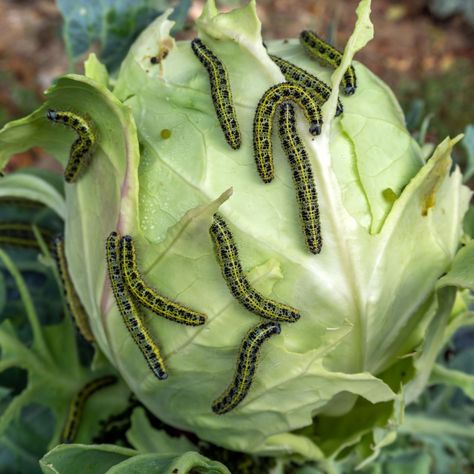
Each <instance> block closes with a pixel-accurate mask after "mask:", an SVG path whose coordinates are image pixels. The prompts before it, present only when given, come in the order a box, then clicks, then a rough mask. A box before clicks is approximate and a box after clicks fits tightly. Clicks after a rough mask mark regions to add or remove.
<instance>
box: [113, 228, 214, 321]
mask: <svg viewBox="0 0 474 474" xmlns="http://www.w3.org/2000/svg"><path fill="white" fill-rule="evenodd" d="M120 252H121V270H122V275H123V278H124V281H125V284H126V285H127V288H128V290H129V291H130V293H131V294H132V295H133V296H134V297H135V298H136V300H137V301H138V302H139V303H141V304H142V305H143V306H145V307H147V308H148V309H150V310H151V311H153V312H154V313H156V314H158V315H159V316H163V317H164V318H166V319H169V320H171V321H174V322H176V323H180V324H186V325H188V326H200V325H202V324H204V323H205V322H206V316H205V315H204V314H202V313H198V312H197V311H194V310H192V309H189V308H187V307H186V306H183V305H180V304H178V303H175V302H174V301H172V300H170V299H169V298H166V297H164V296H162V295H160V294H159V293H158V292H157V291H156V290H154V289H153V288H151V287H149V286H147V284H146V283H145V282H144V281H143V278H142V276H141V275H140V271H139V270H138V264H137V256H136V253H135V245H134V244H133V240H132V237H130V236H129V235H125V236H123V237H122V238H121V240H120Z"/></svg>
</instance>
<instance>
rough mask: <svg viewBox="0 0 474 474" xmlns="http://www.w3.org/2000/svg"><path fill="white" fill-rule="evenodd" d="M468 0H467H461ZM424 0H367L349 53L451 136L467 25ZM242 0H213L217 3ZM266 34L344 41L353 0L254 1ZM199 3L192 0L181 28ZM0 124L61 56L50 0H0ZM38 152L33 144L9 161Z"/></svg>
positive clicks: (469, 80)
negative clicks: (365, 40) (363, 35)
mask: <svg viewBox="0 0 474 474" xmlns="http://www.w3.org/2000/svg"><path fill="white" fill-rule="evenodd" d="M467 1H473V0H467ZM429 2H430V0H399V1H395V0H373V2H372V16H371V18H372V21H373V23H374V26H375V38H374V40H372V42H370V43H369V44H368V45H367V47H366V48H365V49H364V50H363V51H362V52H360V53H359V54H358V55H357V59H358V60H359V61H362V62H363V63H365V64H366V65H367V66H368V67H369V68H371V69H372V70H373V71H374V72H375V73H376V74H378V75H380V76H381V77H382V78H383V79H384V80H385V81H386V82H387V83H388V84H390V86H392V88H393V89H394V90H395V93H396V95H397V96H398V98H399V100H400V101H401V103H402V106H403V107H404V109H405V110H408V109H409V108H410V106H411V105H412V104H413V100H414V99H419V100H421V101H422V102H423V114H433V120H432V124H431V127H430V133H429V135H428V139H430V140H432V141H437V140H439V139H440V138H443V136H444V135H446V134H448V133H449V134H451V135H455V134H457V133H460V132H462V131H463V129H464V127H465V125H466V124H467V123H470V122H474V106H473V104H474V47H473V45H474V29H473V28H472V26H470V25H469V23H468V21H467V20H466V19H465V18H464V17H463V16H462V15H460V14H454V15H451V16H449V17H447V18H443V19H440V18H438V17H436V16H434V15H433V14H432V12H431V11H430V9H429ZM243 3H245V2H238V1H229V0H227V1H220V2H218V4H219V6H220V7H221V8H222V9H223V10H225V9H230V8H233V7H235V6H237V5H239V4H243ZM257 3H258V11H259V16H260V19H261V20H262V23H263V34H264V37H265V38H266V39H271V38H287V37H295V36H297V35H298V33H299V32H300V31H301V30H302V29H305V28H310V29H315V30H317V31H319V32H321V33H322V34H323V35H327V34H328V33H331V34H332V35H333V42H334V44H335V45H336V46H339V47H340V46H342V45H344V43H345V41H346V39H347V38H348V36H349V34H350V32H351V31H352V28H353V24H354V21H355V9H356V7H357V4H358V1H357V0H298V1H292V0H275V1H271V0H258V1H257ZM202 4H203V2H202V1H201V0H199V1H195V2H193V4H192V7H191V10H190V12H189V16H188V28H187V30H185V31H183V32H181V33H179V35H178V38H190V37H193V31H192V22H193V20H194V19H195V18H196V17H197V16H198V15H199V14H200V12H201V9H202ZM0 7H1V10H0V12H1V14H0V125H3V124H4V123H5V122H6V121H8V120H11V119H12V118H16V117H20V116H22V115H25V114H27V113H29V112H30V111H31V110H33V109H34V108H35V107H36V106H37V105H38V104H39V103H40V102H41V101H42V100H43V99H42V92H43V90H44V89H46V88H47V87H48V85H49V84H50V82H51V81H52V80H53V79H54V78H55V77H57V76H58V75H60V74H62V73H64V72H66V71H67V68H68V61H67V58H66V54H65V49H64V45H63V42H62V38H61V23H62V20H61V16H60V14H59V12H58V9H57V7H56V4H55V2H54V0H0ZM38 159H39V160H40V161H41V159H42V156H41V151H40V150H36V151H33V152H29V153H27V154H24V155H23V156H21V157H19V158H18V159H17V160H15V161H16V163H17V165H27V164H29V163H30V162H31V161H37V160H38Z"/></svg>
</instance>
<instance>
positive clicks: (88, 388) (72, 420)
mask: <svg viewBox="0 0 474 474" xmlns="http://www.w3.org/2000/svg"><path fill="white" fill-rule="evenodd" d="M116 382H117V377H115V376H114V375H106V376H105V377H100V378H98V379H95V380H92V381H91V382H88V383H87V384H86V385H84V387H82V388H81V390H79V392H78V393H77V394H76V395H75V396H74V398H73V399H72V400H71V403H70V405H69V411H68V415H67V418H66V423H65V424H64V427H63V429H62V431H61V435H60V438H59V442H60V443H72V442H73V441H74V439H75V438H76V435H77V430H78V429H79V423H80V419H81V415H82V412H83V410H84V405H85V404H86V402H87V400H88V399H89V397H90V396H91V395H93V394H94V393H95V392H97V391H98V390H101V389H102V388H105V387H108V386H109V385H113V384H114V383H116Z"/></svg>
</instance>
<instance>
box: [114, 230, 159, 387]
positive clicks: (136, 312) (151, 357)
mask: <svg viewBox="0 0 474 474" xmlns="http://www.w3.org/2000/svg"><path fill="white" fill-rule="evenodd" d="M106 255H107V269H108V272H109V278H110V284H111V286H112V291H113V294H114V297H115V301H116V303H117V306H118V308H119V311H120V314H121V315H122V318H123V321H124V323H125V326H126V327H127V329H128V331H129V333H130V335H131V336H132V339H133V340H134V341H135V343H136V344H137V346H138V348H139V349H140V351H141V353H142V354H143V357H144V358H145V360H146V361H147V364H148V366H149V367H150V369H151V371H152V372H153V374H154V375H155V376H156V377H157V378H158V379H160V380H164V379H166V378H168V374H167V372H166V368H165V363H164V360H163V357H162V356H161V353H160V349H159V348H158V346H157V344H156V343H155V341H154V340H153V339H152V337H151V336H150V334H149V332H148V330H147V328H146V327H145V324H144V322H143V316H142V314H141V312H140V309H139V308H138V307H137V305H136V304H135V301H134V300H133V298H132V297H131V296H130V295H129V293H128V290H127V288H126V286H125V283H124V281H123V276H122V272H121V268H120V261H121V258H120V244H119V236H118V234H117V232H111V234H110V235H109V236H108V238H107V241H106Z"/></svg>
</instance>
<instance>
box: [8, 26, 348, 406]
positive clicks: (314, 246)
mask: <svg viewBox="0 0 474 474" xmlns="http://www.w3.org/2000/svg"><path fill="white" fill-rule="evenodd" d="M300 41H301V44H302V46H303V48H304V49H305V51H306V52H307V53H308V54H309V55H310V56H312V57H314V58H315V59H316V60H317V61H319V62H320V63H321V64H323V65H325V66H330V67H332V68H337V67H338V66H339V65H340V63H341V59H342V54H341V52H339V51H338V50H336V49H335V48H334V47H332V46H331V45H329V44H328V43H326V42H325V41H323V40H322V39H321V38H319V37H318V36H317V35H316V34H315V33H313V32H310V31H303V32H302V33H301V35H300ZM191 48H192V50H193V52H194V54H195V55H196V57H197V58H198V59H199V61H200V62H201V63H202V64H203V66H204V67H205V68H206V70H207V72H208V75H209V83H210V92H211V98H212V101H213V103H214V108H215V111H216V115H217V119H218V121H219V124H220V126H221V129H222V131H223V133H224V137H225V139H226V141H227V143H228V144H229V145H230V147H231V148H232V149H234V150H237V149H239V148H240V147H241V142H242V135H241V131H240V127H239V122H238V119H237V113H236V109H235V106H234V102H233V98H232V89H231V85H230V79H229V74H228V72H227V69H226V67H225V65H224V63H223V62H222V61H221V60H220V59H219V58H218V57H217V56H216V54H215V53H214V52H213V51H212V50H211V49H209V47H208V46H206V45H205V44H204V42H203V41H202V40H200V39H197V38H196V39H194V40H193V41H192V43H191ZM270 58H271V59H272V60H273V61H274V62H275V64H276V65H277V66H278V67H279V68H280V70H281V72H282V74H283V75H284V77H285V82H282V83H280V84H276V85H273V86H271V87H270V88H269V89H268V90H267V91H266V92H265V93H264V94H263V96H262V97H261V99H260V100H259V102H258V104H257V108H256V111H255V116H254V123H253V150H254V156H255V162H256V167H257V172H258V174H259V176H260V178H261V180H262V181H263V182H264V183H270V182H271V181H272V180H273V179H274V175H275V170H274V164H273V151H272V131H273V123H274V121H275V116H276V114H277V112H278V114H279V121H278V131H279V136H280V140H281V144H282V148H283V150H284V152H285V154H286V155H287V158H288V161H289V163H290V167H291V171H292V176H293V182H294V186H295V191H296V199H297V203H298V208H299V214H300V219H301V222H302V228H303V233H304V237H305V241H306V247H307V249H308V250H309V252H311V253H312V254H318V253H320V252H321V249H322V237H321V226H320V218H319V206H318V196H317V189H316V183H315V179H314V173H313V170H312V166H311V162H310V159H309V156H308V153H307V151H306V149H305V147H304V145H303V141H302V140H301V138H300V137H299V135H298V133H297V129H296V118H295V108H294V105H293V104H295V105H297V106H298V107H299V108H300V109H301V110H302V111H303V113H304V116H305V118H306V120H307V121H308V123H309V128H308V131H309V133H310V134H311V135H313V136H314V135H319V134H320V133H321V130H322V126H323V121H322V115H321V106H322V105H323V104H324V102H326V101H327V100H328V98H329V96H330V94H331V89H330V87H329V86H328V85H327V84H325V83H324V82H323V81H321V80H320V79H318V78H317V77H316V76H314V75H312V74H310V73H309V72H307V71H305V70H304V69H301V68H299V67H298V66H296V65H294V64H292V63H290V62H288V61H286V60H284V59H282V58H279V57H278V56H274V55H270ZM356 86H357V84H356V75H355V71H354V68H353V66H350V67H349V68H348V69H347V71H346V72H345V73H344V76H343V80H342V82H341V88H342V91H343V93H344V94H346V95H351V94H353V93H354V92H355V90H356ZM342 113H343V105H342V103H341V101H340V100H339V99H338V102H337V108H336V116H338V115H340V114H342ZM47 118H48V119H49V120H51V121H53V122H57V123H61V124H64V125H66V126H68V127H70V128H72V129H73V130H74V131H75V132H76V133H77V135H78V137H77V139H76V140H75V141H74V143H73V144H72V146H71V150H70V157H69V161H68V164H67V166H66V169H65V179H66V181H67V182H70V183H73V182H75V181H76V180H77V179H78V178H79V177H80V176H81V175H82V174H83V173H84V172H85V170H86V169H87V167H88V165H89V163H90V159H91V157H92V155H93V152H94V149H95V146H96V142H97V134H96V132H95V127H94V124H93V123H91V121H90V120H88V119H87V118H85V117H82V116H80V115H78V114H76V113H73V112H68V111H57V110H52V109H50V110H48V112H47ZM0 230H1V229H0ZM15 232H16V233H17V237H18V238H20V237H22V238H23V237H25V238H24V240H25V242H27V241H32V240H33V239H30V238H29V237H30V236H29V235H27V230H26V229H23V228H21V229H20V227H18V226H16V227H15V226H11V229H10V230H8V231H7V230H4V232H3V233H4V234H5V236H4V238H12V235H13V233H15ZM210 235H211V237H212V240H213V242H214V245H215V249H216V255H217V260H218V263H219V265H220V267H221V272H222V275H223V278H224V280H225V282H226V284H227V286H228V288H229V290H230V292H231V293H232V295H233V296H234V298H236V300H237V301H238V302H239V303H240V304H241V305H242V306H243V307H245V308H246V309H247V310H248V311H250V312H252V313H254V314H256V315H258V316H260V317H262V318H265V319H267V320H268V321H265V322H262V323H260V324H258V325H257V326H255V327H253V328H252V329H251V330H249V331H248V332H247V334H246V335H245V336H244V338H243V341H242V344H241V347H240V350H239V355H238V361H237V368H236V371H235V375H234V378H233V380H232V382H231V383H230V385H229V386H228V387H227V389H226V390H225V391H224V393H223V394H222V395H221V396H219V397H218V398H217V399H216V400H215V401H214V402H213V404H212V409H213V411H214V412H215V413H218V414H223V413H227V412H229V411H231V410H232V409H234V408H235V407H236V406H238V405H239V403H240V402H241V401H242V400H243V399H244V398H245V396H246V395H247V393H248V391H249V389H250V386H251V384H252V380H253V378H254V374H255V370H256V364H257V359H258V354H259V352H260V350H261V348H262V345H263V343H264V342H265V340H267V339H268V338H270V337H271V336H273V335H277V334H280V332H281V325H280V324H281V323H282V322H287V323H293V322H296V321H297V320H298V319H299V318H300V312H299V311H298V310H297V309H295V308H292V307H290V306H288V305H285V304H283V303H280V302H277V301H274V300H272V299H270V298H267V297H265V296H264V295H262V294H261V293H259V292H258V291H256V290H255V289H254V288H253V287H252V286H251V284H250V282H249V281H248V279H247V278H246V276H245V274H244V272H243V270H242V265H241V263H240V259H239V255H238V250H237V246H236V244H235V241H234V238H233V235H232V233H231V231H230V229H229V227H228V225H227V223H226V222H225V220H224V218H223V217H222V216H221V215H219V214H215V215H214V217H213V222H212V225H211V227H210ZM55 246H56V257H57V261H58V268H59V270H60V274H61V276H62V278H63V281H64V286H65V291H66V297H67V300H68V302H69V304H70V308H71V312H72V313H73V315H74V317H75V320H76V324H77V325H78V327H79V328H80V330H81V333H82V334H83V335H84V337H85V338H86V339H88V340H92V339H93V336H92V332H91V331H90V328H87V327H86V326H84V323H83V322H81V318H82V321H83V320H84V318H83V317H81V318H79V317H78V316H77V314H80V313H81V312H83V308H82V309H81V305H80V301H79V299H78V297H77V295H76V294H75V292H74V288H73V286H72V284H71V282H70V278H69V277H68V276H67V267H66V263H65V257H64V249H63V247H62V241H56V243H55ZM106 255H107V268H108V273H109V278H110V282H111V286H112V291H113V294H114V297H115V301H116V303H117V306H118V308H119V311H120V314H121V315H122V318H123V321H124V323H125V326H126V327H127V329H128V331H129V332H130V334H131V336H132V339H133V340H134V342H135V343H136V345H137V346H138V348H139V350H140V351H141V353H142V355H143V357H144V358H145V360H146V362H147V364H148V366H149V368H150V369H151V371H152V372H153V374H154V375H155V376H156V377H157V378H158V379H160V380H164V379H166V378H167V377H168V372H167V370H166V366H165V361H164V359H163V357H162V355H161V352H160V349H159V347H158V344H157V343H156V342H155V341H154V339H153V338H152V336H151V335H150V333H149V331H148V329H147V327H146V325H145V321H144V318H143V316H142V314H141V311H140V306H144V307H146V308H148V309H150V310H151V311H153V312H154V313H155V314H157V315H160V316H162V317H164V318H166V319H169V320H172V321H174V322H177V323H179V324H185V325H190V326H200V325H203V324H205V322H206V317H205V315H204V314H202V313H199V312H197V311H194V310H192V309H190V308H187V307H186V306H183V305H181V304H179V303H176V302H174V301H172V300H170V299H169V298H167V297H165V296H163V295H161V294H160V293H159V292H158V291H157V290H155V289H154V288H151V287H150V286H148V285H147V284H146V282H145V281H144V279H143V277H142V276H141V274H140V271H139V269H138V263H137V256H136V252H135V247H134V242H133V240H132V238H131V237H130V236H123V237H120V236H119V235H118V234H117V233H116V232H112V233H111V234H110V235H109V236H108V238H107V241H106ZM86 320H87V319H86ZM98 385H100V384H98ZM86 391H88V390H86Z"/></svg>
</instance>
